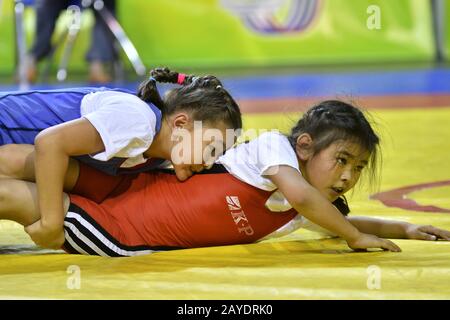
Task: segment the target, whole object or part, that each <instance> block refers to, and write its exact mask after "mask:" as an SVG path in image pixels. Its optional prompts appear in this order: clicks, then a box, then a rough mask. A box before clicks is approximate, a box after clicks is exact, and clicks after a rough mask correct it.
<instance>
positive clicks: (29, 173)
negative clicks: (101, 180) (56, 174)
mask: <svg viewBox="0 0 450 320" xmlns="http://www.w3.org/2000/svg"><path fill="white" fill-rule="evenodd" d="M34 157H35V154H34V146H33V145H31V144H7V145H4V146H0V178H14V179H19V180H25V181H30V182H35V181H36V177H35V170H34ZM78 173H79V165H78V161H77V160H75V159H70V160H69V167H68V169H67V172H66V177H65V178H64V191H68V192H69V191H71V190H72V189H73V187H74V186H75V184H76V182H77V180H78Z"/></svg>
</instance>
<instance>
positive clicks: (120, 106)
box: [80, 91, 157, 167]
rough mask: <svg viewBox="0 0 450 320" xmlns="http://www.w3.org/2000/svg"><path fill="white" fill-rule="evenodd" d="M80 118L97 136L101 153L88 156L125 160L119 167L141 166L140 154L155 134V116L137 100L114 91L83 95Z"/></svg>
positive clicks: (100, 158) (133, 96)
mask: <svg viewBox="0 0 450 320" xmlns="http://www.w3.org/2000/svg"><path fill="white" fill-rule="evenodd" d="M80 109H81V116H82V117H84V118H85V119H87V120H88V121H89V122H90V123H91V124H92V125H93V126H94V127H95V129H96V130H97V132H98V133H99V134H100V137H101V139H102V141H103V144H104V145H105V150H104V151H103V152H99V153H97V154H93V155H91V156H92V157H93V158H94V159H97V160H101V161H107V160H109V159H111V158H114V157H121V158H128V160H127V161H125V162H124V163H123V164H122V167H132V166H135V165H138V164H141V163H144V162H145V161H146V159H145V158H144V157H143V153H144V152H145V151H146V150H147V149H148V148H149V147H150V145H151V144H152V142H153V137H154V136H155V134H156V123H157V121H156V115H155V113H154V112H153V110H152V109H151V108H150V107H149V106H148V105H147V103H146V102H144V101H143V100H141V99H140V98H139V97H137V96H135V95H133V94H129V93H125V92H118V91H100V92H94V93H89V94H87V95H86V96H85V97H84V98H83V99H82V101H81V108H80Z"/></svg>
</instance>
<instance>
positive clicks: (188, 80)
mask: <svg viewBox="0 0 450 320" xmlns="http://www.w3.org/2000/svg"><path fill="white" fill-rule="evenodd" d="M178 75H179V73H178V72H175V71H171V70H169V69H168V68H156V69H153V70H151V71H150V77H149V78H148V79H147V80H145V81H144V82H142V83H141V84H140V86H139V89H138V93H137V95H138V97H140V98H141V99H142V100H144V101H146V102H151V103H152V104H154V105H155V106H156V107H157V108H159V109H160V110H161V112H162V115H163V117H165V116H168V115H171V114H173V113H175V112H178V111H181V110H183V111H189V112H191V115H192V118H193V120H194V121H206V122H211V123H217V122H220V121H223V122H225V123H226V124H228V125H229V126H230V127H231V128H233V129H235V130H236V129H242V118H241V111H240V109H239V106H238V104H237V103H236V101H234V99H233V97H232V96H231V95H230V94H229V93H228V92H227V91H226V90H225V89H224V88H223V85H222V83H221V82H220V80H219V79H217V78H216V77H214V76H211V75H208V76H203V77H197V76H193V75H186V76H185V78H184V81H183V83H182V84H181V86H180V87H178V88H175V89H172V90H169V91H168V92H167V94H166V95H165V97H164V98H161V96H160V94H159V91H158V88H157V86H156V83H157V82H165V83H178Z"/></svg>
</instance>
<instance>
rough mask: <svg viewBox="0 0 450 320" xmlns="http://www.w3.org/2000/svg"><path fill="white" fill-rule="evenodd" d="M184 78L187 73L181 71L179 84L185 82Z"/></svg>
mask: <svg viewBox="0 0 450 320" xmlns="http://www.w3.org/2000/svg"><path fill="white" fill-rule="evenodd" d="M184 79H186V75H185V74H184V73H179V74H178V81H177V83H178V84H179V85H182V84H183V82H184Z"/></svg>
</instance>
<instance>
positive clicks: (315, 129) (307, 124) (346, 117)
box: [288, 100, 381, 183]
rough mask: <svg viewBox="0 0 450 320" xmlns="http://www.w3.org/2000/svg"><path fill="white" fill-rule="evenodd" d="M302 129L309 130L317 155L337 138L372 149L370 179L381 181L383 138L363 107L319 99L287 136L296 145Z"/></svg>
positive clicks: (302, 131)
mask: <svg viewBox="0 0 450 320" xmlns="http://www.w3.org/2000/svg"><path fill="white" fill-rule="evenodd" d="M303 133H307V134H309V135H310V136H311V138H312V139H313V154H314V155H315V154H317V153H319V152H320V151H322V150H323V149H325V148H327V147H328V146H330V145H331V144H332V143H334V142H336V141H352V142H355V143H357V144H358V145H360V146H361V147H362V148H364V149H365V150H366V151H368V152H369V153H370V157H369V163H368V170H369V174H370V180H371V182H376V183H378V181H377V180H378V179H377V178H378V177H379V165H381V163H379V162H380V160H381V151H380V147H379V144H380V138H379V137H378V135H377V134H376V133H375V131H374V130H373V129H372V126H371V124H370V123H369V121H368V120H367V119H366V116H365V115H364V113H363V112H362V111H361V110H359V109H358V108H356V107H354V106H353V105H351V104H349V103H346V102H343V101H339V100H327V101H323V102H320V103H319V104H317V105H315V106H313V107H312V108H310V109H309V110H308V111H307V112H306V113H305V114H304V115H303V117H302V118H301V119H300V120H299V121H298V122H297V124H296V125H295V126H294V127H293V128H292V131H291V134H290V136H289V137H288V139H289V142H290V143H291V145H292V147H293V148H294V149H295V148H296V144H297V138H298V137H299V136H300V135H301V134H303Z"/></svg>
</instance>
